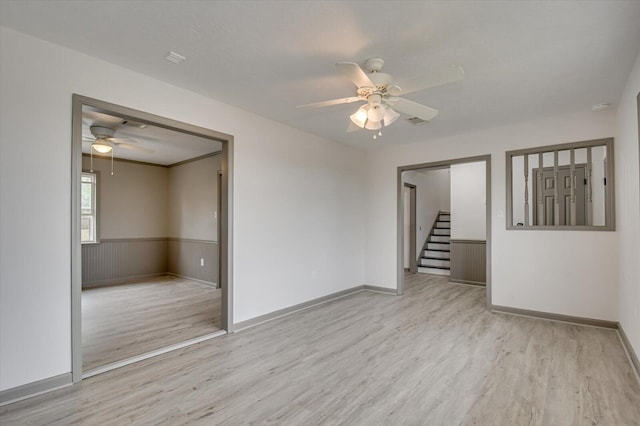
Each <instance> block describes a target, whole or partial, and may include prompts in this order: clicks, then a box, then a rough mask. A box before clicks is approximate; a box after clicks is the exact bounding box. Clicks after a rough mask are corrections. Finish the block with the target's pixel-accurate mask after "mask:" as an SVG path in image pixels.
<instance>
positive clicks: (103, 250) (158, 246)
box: [82, 238, 168, 287]
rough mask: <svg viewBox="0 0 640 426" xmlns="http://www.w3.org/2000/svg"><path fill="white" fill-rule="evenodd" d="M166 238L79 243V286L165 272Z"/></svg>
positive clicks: (166, 261) (166, 259) (114, 281)
mask: <svg viewBox="0 0 640 426" xmlns="http://www.w3.org/2000/svg"><path fill="white" fill-rule="evenodd" d="M167 255H168V248H167V239H166V238H127V239H112V240H102V241H100V243H99V244H83V245H82V286H83V287H91V286H94V285H100V284H109V283H116V282H119V281H124V280H127V279H132V278H136V277H144V276H151V275H160V274H164V273H166V272H167V265H168V258H167Z"/></svg>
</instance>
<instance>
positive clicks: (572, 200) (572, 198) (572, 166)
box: [569, 148, 576, 226]
mask: <svg viewBox="0 0 640 426" xmlns="http://www.w3.org/2000/svg"><path fill="white" fill-rule="evenodd" d="M569 185H571V189H570V194H569V216H570V218H571V225H572V226H575V224H576V153H575V149H573V148H572V149H571V151H570V163H569Z"/></svg>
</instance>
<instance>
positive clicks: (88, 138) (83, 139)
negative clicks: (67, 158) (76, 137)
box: [82, 136, 96, 142]
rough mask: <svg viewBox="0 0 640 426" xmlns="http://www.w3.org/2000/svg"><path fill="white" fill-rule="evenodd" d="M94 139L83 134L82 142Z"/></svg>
mask: <svg viewBox="0 0 640 426" xmlns="http://www.w3.org/2000/svg"><path fill="white" fill-rule="evenodd" d="M95 140H96V138H94V137H93V136H83V137H82V142H93V141H95Z"/></svg>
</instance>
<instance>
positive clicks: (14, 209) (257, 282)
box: [0, 28, 365, 390]
mask: <svg viewBox="0 0 640 426" xmlns="http://www.w3.org/2000/svg"><path fill="white" fill-rule="evenodd" d="M0 50H1V51H2V56H1V57H0V92H1V93H2V97H1V98H0V116H1V117H2V126H0V127H1V128H0V140H1V143H0V177H1V180H0V200H1V203H0V217H1V218H2V220H1V221H0V233H1V235H2V238H1V241H0V263H1V265H2V268H0V390H4V389H9V388H13V387H15V386H20V385H23V384H26V383H30V382H33V381H37V380H41V379H45V378H48V377H52V376H56V375H59V374H63V373H67V372H69V371H70V369H71V324H70V323H71V306H70V303H71V279H70V261H71V260H70V250H71V245H70V244H71V243H70V235H71V230H70V223H71V211H70V206H71V199H70V188H71V181H70V179H71V155H70V147H71V98H72V94H73V93H78V94H81V95H84V96H89V97H92V98H97V99H102V100H105V101H108V102H113V103H116V104H120V105H124V106H127V107H130V108H134V109H138V110H142V111H147V112H149V113H153V114H157V115H160V116H164V117H169V118H172V119H176V120H179V121H184V122H188V123H192V124H195V125H197V126H201V127H205V128H209V129H214V130H217V131H220V132H224V133H228V134H232V135H234V141H235V145H234V149H235V152H234V159H233V161H234V167H235V169H234V176H233V178H234V181H233V190H234V199H233V208H234V217H233V220H234V222H233V237H234V250H233V253H232V254H233V273H234V306H233V308H234V321H235V322H238V321H243V320H246V319H250V318H252V317H254V316H258V315H262V314H265V313H268V312H272V311H274V310H277V309H281V308H285V307H287V306H291V305H294V304H297V303H301V302H305V301H307V300H310V299H313V298H317V297H321V296H324V295H326V294H329V293H333V292H337V291H340V290H344V289H346V288H350V287H353V286H356V285H361V284H363V282H364V247H363V241H364V223H363V219H362V218H363V217H364V214H365V211H364V204H365V202H364V195H363V193H364V190H365V189H364V188H365V187H364V163H363V160H361V154H360V153H359V152H357V151H355V150H352V149H350V148H348V147H345V146H342V145H338V144H336V143H334V142H331V141H327V140H325V139H322V138H320V137H317V136H314V135H310V134H308V133H305V132H302V131H298V130H295V129H293V128H291V127H288V126H285V125H283V124H280V123H276V122H274V121H270V120H267V119H265V118H262V117H259V116H257V115H254V114H250V113H248V112H245V111H242V110H240V109H237V108H234V107H231V106H228V105H225V104H222V103H220V102H217V101H215V100H213V99H210V98H207V97H204V96H200V95H198V94H197V93H194V92H190V91H188V90H184V89H180V88H178V87H175V86H171V85H169V84H166V83H163V82H161V81H158V80H154V79H152V78H149V77H147V76H144V75H142V74H139V73H136V72H133V71H130V70H127V69H124V68H121V67H118V66H114V65H112V64H109V63H107V62H104V61H101V60H98V59H95V58H92V57H89V56H86V55H84V54H80V53H77V52H74V51H71V50H69V49H66V48H62V47H59V46H56V45H53V44H50V43H48V42H44V41H40V40H38V39H35V38H32V37H30V36H26V35H23V34H20V33H17V32H15V31H12V30H8V29H6V28H1V29H0ZM43 64H46V65H43ZM166 66H174V65H171V64H168V65H166ZM34 123H37V125H35V124H34ZM29 172H32V173H29ZM257 253H259V256H257V255H256V254H257Z"/></svg>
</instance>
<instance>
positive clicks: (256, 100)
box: [0, 0, 640, 146]
mask: <svg viewBox="0 0 640 426" xmlns="http://www.w3.org/2000/svg"><path fill="white" fill-rule="evenodd" d="M639 22H640V1H637V0H631V1H622V0H621V1H609V0H607V1H589V2H587V1H527V2H524V1H442V2H440V1H435V2H427V1H424V2H416V1H411V2H404V1H335V2H325V1H209V2H203V1H146V0H145V1H107V0H102V1H86V0H85V1H61V0H58V1H27V0H24V1H2V2H0V24H2V25H4V26H7V27H10V28H13V29H16V30H18V31H22V32H26V33H29V34H32V35H34V36H37V37H41V38H44V39H47V40H50V41H52V42H54V43H58V44H61V45H65V46H68V47H70V48H72V49H75V50H79V51H81V52H84V53H87V54H89V55H92V56H95V57H98V58H101V59H104V60H106V61H109V62H112V63H116V64H120V65H122V66H124V67H127V68H130V69H133V70H136V71H139V72H142V73H145V74H147V75H150V76H153V77H155V78H158V79H161V80H164V81H167V82H170V83H172V84H175V85H177V86H181V87H184V88H187V89H190V90H193V91H196V92H199V93H202V94H204V95H208V96H211V97H213V98H215V99H217V100H220V101H223V102H226V103H228V104H231V105H235V106H238V107H241V108H243V109H245V110H249V111H252V112H255V113H258V114H260V115H263V116H266V117H269V118H272V119H274V120H277V121H280V122H283V123H287V124H290V125H292V126H294V127H298V128H301V129H304V130H307V131H309V132H312V133H315V134H318V135H321V136H324V137H327V138H329V139H333V140H336V141H340V142H344V143H346V144H349V145H353V146H378V145H380V144H396V143H412V142H422V141H425V140H428V139H430V138H434V137H442V136H446V135H450V134H454V133H460V132H467V131H472V130H475V129H478V128H485V127H491V126H498V125H501V124H505V123H510V122H516V121H522V120H528V119H531V118H534V117H540V116H545V115H553V114H558V113H563V112H573V111H579V110H589V109H590V108H591V105H593V104H596V103H602V102H610V103H615V102H616V101H617V100H618V98H619V96H620V94H621V92H622V89H623V85H624V83H625V81H626V78H627V77H628V74H629V72H630V70H631V67H632V65H633V61H634V59H635V58H636V56H637V54H638V50H639V49H640V24H639ZM170 50H173V51H176V52H178V53H180V54H182V55H184V56H186V57H187V60H186V61H185V62H183V63H182V64H181V65H175V64H172V63H170V62H168V61H166V60H165V59H164V56H165V55H166V54H167V53H168V52H169V51H170ZM373 56H381V57H383V58H384V59H385V60H386V65H385V68H384V71H386V72H388V73H390V74H392V75H393V76H394V77H396V78H398V79H404V78H408V77H413V76H417V75H420V73H421V72H422V71H426V70H431V69H437V68H441V67H444V66H446V65H448V64H451V63H457V64H461V65H462V66H463V67H464V69H465V71H466V76H465V80H464V81H462V82H458V83H454V84H451V85H448V86H443V87H439V88H434V89H431V90H427V91H423V92H419V93H415V94H410V95H407V98H409V99H412V100H414V101H417V102H420V103H424V104H426V105H429V106H432V107H434V108H436V109H438V110H439V111H440V115H439V116H438V117H436V118H435V119H434V120H433V121H432V122H431V123H428V124H423V125H419V126H414V125H412V124H410V123H408V122H406V121H405V120H398V122H396V123H394V124H393V125H392V126H390V127H389V128H388V129H385V131H384V135H383V137H382V138H379V139H378V140H376V141H373V140H372V139H371V133H370V132H368V131H362V130H361V131H358V132H354V133H347V132H346V131H345V130H346V128H347V125H348V124H349V118H348V115H349V114H351V113H352V112H353V111H355V110H356V109H357V107H358V104H350V105H340V106H334V107H328V108H324V109H317V110H298V109H296V108H295V106H296V105H300V104H305V103H310V102H315V101H321V100H325V99H331V98H339V97H347V96H352V95H353V94H354V86H353V85H352V84H351V83H350V82H348V81H346V80H345V79H344V78H342V77H341V76H340V75H339V74H338V73H337V72H336V71H335V69H334V63H335V62H340V61H352V62H358V63H360V64H362V63H363V62H364V61H365V60H366V59H367V58H370V57H373ZM403 118H406V117H403ZM214 130H215V129H214Z"/></svg>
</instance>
